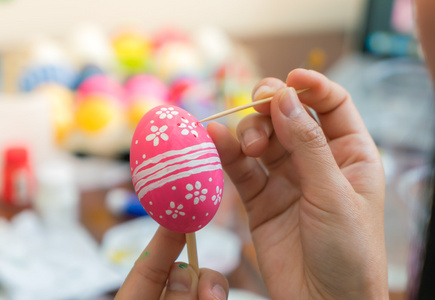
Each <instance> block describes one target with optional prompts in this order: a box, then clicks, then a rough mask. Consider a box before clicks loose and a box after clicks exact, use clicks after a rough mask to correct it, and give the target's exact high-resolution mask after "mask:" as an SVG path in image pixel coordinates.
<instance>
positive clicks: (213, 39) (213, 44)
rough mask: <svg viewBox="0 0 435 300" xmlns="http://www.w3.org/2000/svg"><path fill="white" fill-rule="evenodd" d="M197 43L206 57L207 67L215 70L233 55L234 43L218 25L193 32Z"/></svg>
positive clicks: (211, 70) (209, 69)
mask: <svg viewBox="0 0 435 300" xmlns="http://www.w3.org/2000/svg"><path fill="white" fill-rule="evenodd" d="M192 39H193V41H194V43H195V45H196V46H197V48H198V49H199V50H200V52H201V55H202V56H203V57H204V60H205V65H206V67H205V68H206V69H207V70H208V72H210V73H211V72H213V71H214V70H216V69H218V68H219V67H220V66H221V65H223V64H224V63H225V62H226V61H228V60H229V59H230V58H231V57H232V56H233V52H234V50H233V44H232V42H231V40H230V38H229V37H228V35H227V34H225V32H224V31H222V30H221V29H219V28H217V27H207V26H205V27H201V28H199V29H197V30H196V31H195V32H194V33H193V37H192Z"/></svg>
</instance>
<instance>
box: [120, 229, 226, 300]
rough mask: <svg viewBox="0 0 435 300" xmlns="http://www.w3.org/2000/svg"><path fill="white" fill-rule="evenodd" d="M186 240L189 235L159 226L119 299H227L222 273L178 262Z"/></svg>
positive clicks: (122, 287) (127, 279) (123, 287)
mask: <svg viewBox="0 0 435 300" xmlns="http://www.w3.org/2000/svg"><path fill="white" fill-rule="evenodd" d="M185 241H186V239H185V234H183V233H178V232H173V231H170V230H168V229H166V228H164V227H159V229H158V230H157V232H156V233H155V235H154V237H153V239H152V240H151V242H150V243H149V244H148V245H147V247H146V248H145V250H144V251H143V252H142V254H141V255H140V256H139V258H138V259H137V260H136V262H135V264H134V266H133V268H132V270H131V271H130V273H129V274H128V276H127V278H126V279H125V282H124V283H123V284H122V286H121V288H120V289H119V291H118V293H117V294H116V296H115V300H140V299H147V300H159V299H160V300H225V299H227V297H228V291H229V285H228V281H227V279H226V278H225V277H224V276H223V275H222V274H220V273H219V272H216V271H213V270H210V269H206V268H201V269H200V270H199V274H197V273H196V271H195V270H194V269H193V268H192V266H190V265H188V264H187V263H183V262H177V263H174V261H175V260H176V259H177V257H178V255H179V254H180V252H181V250H182V249H183V247H184V245H185Z"/></svg>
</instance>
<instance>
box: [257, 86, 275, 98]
mask: <svg viewBox="0 0 435 300" xmlns="http://www.w3.org/2000/svg"><path fill="white" fill-rule="evenodd" d="M275 92H276V89H273V88H272V87H270V86H268V85H262V86H260V87H259V88H258V89H257V90H256V91H255V93H254V95H253V96H252V100H257V99H265V98H268V97H271V96H273V94H275Z"/></svg>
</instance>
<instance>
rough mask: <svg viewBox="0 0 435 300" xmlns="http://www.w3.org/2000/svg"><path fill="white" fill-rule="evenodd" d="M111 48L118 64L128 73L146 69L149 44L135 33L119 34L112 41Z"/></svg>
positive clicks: (149, 49)
mask: <svg viewBox="0 0 435 300" xmlns="http://www.w3.org/2000/svg"><path fill="white" fill-rule="evenodd" d="M113 47H114V51H115V54H116V57H117V58H118V60H119V62H120V63H121V65H122V66H123V67H125V68H126V69H127V70H128V71H130V72H134V73H136V72H140V71H143V70H145V69H146V66H147V63H148V60H149V56H150V51H151V42H150V41H149V40H148V39H146V38H145V37H144V36H143V35H141V34H139V33H138V32H135V31H127V32H124V33H121V34H120V35H118V36H117V37H115V39H114V40H113Z"/></svg>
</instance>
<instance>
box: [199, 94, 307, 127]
mask: <svg viewBox="0 0 435 300" xmlns="http://www.w3.org/2000/svg"><path fill="white" fill-rule="evenodd" d="M307 90H309V89H303V90H297V91H296V93H297V94H300V93H303V92H305V91H307ZM272 98H273V96H271V97H268V98H264V99H261V100H258V101H254V102H251V103H248V104H244V105H240V106H237V107H233V108H230V109H228V110H225V111H222V112H220V113H217V114H214V115H212V116H210V117H207V118H205V119H202V120H201V121H199V122H200V123H202V122H206V121H210V120H214V119H218V118H221V117H224V116H226V115H230V114H233V113H235V112H238V111H241V110H244V109H247V108H250V107H254V106H257V105H260V104H264V103H269V102H270V101H272Z"/></svg>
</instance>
